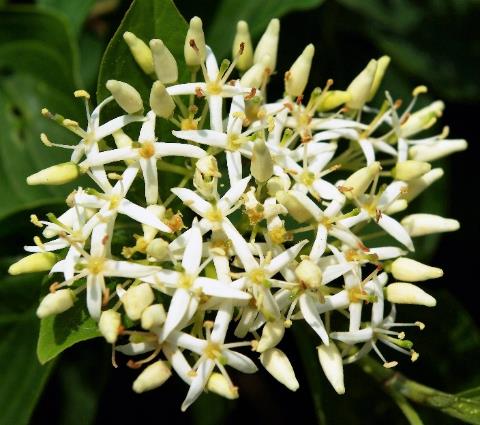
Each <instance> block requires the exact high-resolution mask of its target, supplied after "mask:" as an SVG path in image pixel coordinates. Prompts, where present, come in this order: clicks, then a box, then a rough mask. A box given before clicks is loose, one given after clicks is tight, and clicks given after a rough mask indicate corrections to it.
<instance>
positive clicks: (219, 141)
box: [172, 130, 228, 149]
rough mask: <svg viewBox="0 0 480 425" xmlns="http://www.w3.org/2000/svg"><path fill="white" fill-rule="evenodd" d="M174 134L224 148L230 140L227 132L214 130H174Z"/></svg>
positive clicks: (180, 137) (181, 137) (184, 138)
mask: <svg viewBox="0 0 480 425" xmlns="http://www.w3.org/2000/svg"><path fill="white" fill-rule="evenodd" d="M172 134H173V135H174V136H175V137H178V138H179V139H183V140H187V141H192V142H196V143H202V144H203V145H208V146H215V147H218V148H223V149H225V148H226V146H227V140H228V136H227V135H226V134H225V133H222V132H221V131H214V130H184V131H172ZM186 146H188V145H186Z"/></svg>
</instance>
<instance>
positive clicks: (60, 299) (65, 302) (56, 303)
mask: <svg viewBox="0 0 480 425" xmlns="http://www.w3.org/2000/svg"><path fill="white" fill-rule="evenodd" d="M74 302H75V295H74V293H73V291H72V290H71V289H59V290H58V291H55V292H51V293H49V294H47V296H46V297H45V298H44V299H43V300H42V301H41V302H40V305H39V306H38V308H37V316H38V317H39V318H40V319H44V318H45V317H48V316H53V315H56V314H60V313H63V312H64V311H66V310H68V309H69V308H71V307H72V306H73V303H74Z"/></svg>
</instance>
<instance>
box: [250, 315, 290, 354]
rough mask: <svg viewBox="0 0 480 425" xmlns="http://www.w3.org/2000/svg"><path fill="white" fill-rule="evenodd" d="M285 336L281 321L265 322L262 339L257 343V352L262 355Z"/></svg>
mask: <svg viewBox="0 0 480 425" xmlns="http://www.w3.org/2000/svg"><path fill="white" fill-rule="evenodd" d="M284 334H285V325H284V323H283V320H274V321H271V322H267V323H266V324H265V326H264V327H263V330H262V337H261V338H260V341H258V345H257V351H258V352H259V353H263V352H264V351H266V350H268V349H270V348H273V347H275V346H276V345H277V344H278V343H279V342H280V341H281V340H282V338H283V335H284Z"/></svg>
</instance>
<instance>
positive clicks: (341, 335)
mask: <svg viewBox="0 0 480 425" xmlns="http://www.w3.org/2000/svg"><path fill="white" fill-rule="evenodd" d="M330 336H331V337H332V338H333V339H338V340H339V341H342V342H344V343H345V344H349V345H353V344H358V343H359V342H366V341H370V340H371V339H372V338H373V329H372V328H364V329H360V330H359V331H354V332H332V333H331V334H330Z"/></svg>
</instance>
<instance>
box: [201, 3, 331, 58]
mask: <svg viewBox="0 0 480 425" xmlns="http://www.w3.org/2000/svg"><path fill="white" fill-rule="evenodd" d="M324 1H325V0H282V1H279V0H263V1H262V2H261V6H260V5H259V2H258V0H242V1H240V2H239V1H237V0H225V1H223V2H221V5H220V7H219V8H218V9H217V12H216V14H215V17H214V19H213V22H212V24H211V26H210V28H209V29H208V37H207V39H208V40H207V41H208V43H209V44H210V45H211V46H212V48H213V49H214V51H215V53H216V55H217V57H219V58H221V57H223V56H225V55H228V54H229V52H230V49H231V46H232V42H233V37H234V36H235V26H236V24H237V21H238V20H240V19H243V20H245V21H247V22H248V24H249V27H250V33H251V35H252V37H253V38H257V37H258V36H260V34H261V33H262V32H263V31H264V30H265V28H266V26H267V24H268V22H269V21H270V19H272V18H280V17H282V16H284V15H286V14H287V13H289V12H292V11H299V10H308V9H313V8H315V7H318V6H320V5H321V4H322V3H323V2H324Z"/></svg>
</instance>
